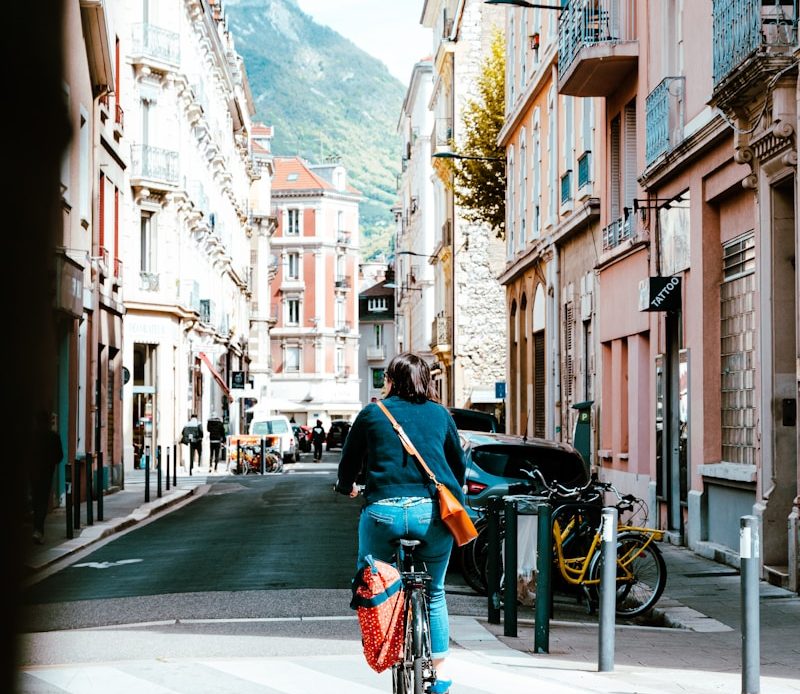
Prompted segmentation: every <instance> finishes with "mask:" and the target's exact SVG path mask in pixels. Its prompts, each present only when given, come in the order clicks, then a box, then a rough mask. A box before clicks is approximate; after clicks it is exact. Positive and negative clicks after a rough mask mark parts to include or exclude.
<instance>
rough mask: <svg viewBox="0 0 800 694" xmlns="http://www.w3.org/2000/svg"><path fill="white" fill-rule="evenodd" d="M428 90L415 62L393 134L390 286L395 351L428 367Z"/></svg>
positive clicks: (422, 67)
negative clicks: (396, 159) (398, 154)
mask: <svg viewBox="0 0 800 694" xmlns="http://www.w3.org/2000/svg"><path fill="white" fill-rule="evenodd" d="M432 90H433V64H432V62H431V60H430V59H426V60H421V61H420V62H418V63H416V64H415V65H414V67H413V69H412V72H411V80H410V82H409V85H408V88H407V90H406V95H405V98H404V100H403V107H402V109H401V111H400V118H399V120H398V124H397V132H398V135H399V136H400V138H401V144H402V147H403V154H402V159H401V170H400V175H399V177H398V189H397V196H398V202H397V206H396V208H395V222H396V232H395V245H394V247H395V262H394V286H395V297H396V303H397V351H398V352H404V351H411V352H414V353H416V354H419V355H420V356H421V357H422V358H423V359H425V360H426V361H427V362H428V363H429V364H432V363H433V362H434V361H435V358H434V355H433V353H432V352H431V343H432V342H433V340H432V336H433V331H432V326H433V325H434V323H435V320H434V319H435V318H436V314H435V313H434V307H435V293H436V291H435V290H436V287H435V270H436V262H437V260H438V258H437V256H435V255H433V253H434V246H435V239H436V237H437V233H436V232H435V230H434V223H435V214H434V195H433V185H434V184H433V167H432V165H431V131H432V129H433V114H432V113H431V111H430V108H429V102H430V98H431V92H432Z"/></svg>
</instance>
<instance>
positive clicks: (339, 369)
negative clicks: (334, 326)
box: [336, 347, 347, 376]
mask: <svg viewBox="0 0 800 694" xmlns="http://www.w3.org/2000/svg"><path fill="white" fill-rule="evenodd" d="M336 373H337V374H338V375H339V376H346V375H347V374H346V373H345V366H344V348H342V347H337V348H336Z"/></svg>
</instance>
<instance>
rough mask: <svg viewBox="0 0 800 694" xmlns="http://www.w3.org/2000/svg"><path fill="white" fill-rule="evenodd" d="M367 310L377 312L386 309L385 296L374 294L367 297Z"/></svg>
mask: <svg viewBox="0 0 800 694" xmlns="http://www.w3.org/2000/svg"><path fill="white" fill-rule="evenodd" d="M367 310H368V311H378V312H380V311H386V310H388V306H387V305H386V297H385V296H375V297H371V298H369V299H367Z"/></svg>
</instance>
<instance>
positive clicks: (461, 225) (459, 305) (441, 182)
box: [420, 0, 506, 410]
mask: <svg viewBox="0 0 800 694" xmlns="http://www.w3.org/2000/svg"><path fill="white" fill-rule="evenodd" d="M503 12H504V10H502V9H500V8H497V7H492V6H490V5H486V4H484V3H483V2H482V0H426V1H425V3H424V4H423V8H422V16H421V20H420V21H421V24H422V25H423V26H425V27H427V28H430V29H431V31H432V40H433V50H432V55H433V60H432V65H433V88H432V91H431V99H430V109H431V113H432V116H433V123H432V128H431V136H430V147H431V150H432V156H433V157H435V156H436V154H437V153H441V152H442V151H445V150H452V151H453V152H456V153H458V154H460V155H469V152H464V151H463V142H464V125H463V122H462V113H463V109H464V106H465V104H466V103H467V100H468V99H470V98H478V90H477V77H478V72H479V70H480V69H481V64H482V62H483V60H484V58H485V56H486V55H487V54H488V52H489V50H490V45H491V41H492V37H493V36H494V34H495V32H496V31H502V29H503V21H504V14H503ZM434 170H435V171H436V172H437V175H436V176H435V177H434V181H433V196H432V198H433V199H432V206H433V230H434V243H433V252H432V254H431V255H432V256H434V257H435V260H434V261H433V262H434V319H433V321H432V323H431V343H430V347H431V353H432V354H433V355H434V357H435V359H436V363H435V365H434V370H433V373H434V379H435V383H436V385H437V387H438V389H439V392H440V394H441V399H442V402H443V403H444V404H445V405H448V406H455V407H465V406H466V407H470V406H473V405H478V406H480V407H482V408H489V409H492V410H493V409H494V408H495V405H496V404H497V403H496V402H494V401H495V400H496V398H495V397H494V392H495V390H494V386H495V384H496V383H501V382H505V379H506V320H505V307H504V303H505V302H504V292H503V289H502V287H501V285H500V284H499V283H498V281H497V277H498V275H499V274H500V272H501V271H502V269H503V267H504V264H505V248H504V243H503V241H502V239H499V238H497V236H496V234H495V231H494V230H492V229H489V227H488V225H485V224H479V223H472V222H468V221H467V220H466V219H465V218H464V216H463V213H462V210H460V209H459V207H458V205H456V203H455V200H454V195H453V181H452V179H451V176H452V172H451V171H450V170H449V169H446V168H441V167H434ZM487 394H488V396H487ZM487 400H488V401H489V402H487Z"/></svg>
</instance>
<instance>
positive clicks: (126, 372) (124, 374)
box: [122, 366, 131, 385]
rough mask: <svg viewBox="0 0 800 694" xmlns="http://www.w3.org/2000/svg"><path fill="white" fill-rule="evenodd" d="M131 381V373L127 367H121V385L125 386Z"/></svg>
mask: <svg viewBox="0 0 800 694" xmlns="http://www.w3.org/2000/svg"><path fill="white" fill-rule="evenodd" d="M130 380H131V372H130V369H128V367H127V366H123V367H122V385H126V384H127V383H128V381H130Z"/></svg>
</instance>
